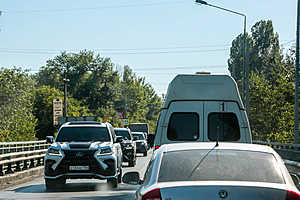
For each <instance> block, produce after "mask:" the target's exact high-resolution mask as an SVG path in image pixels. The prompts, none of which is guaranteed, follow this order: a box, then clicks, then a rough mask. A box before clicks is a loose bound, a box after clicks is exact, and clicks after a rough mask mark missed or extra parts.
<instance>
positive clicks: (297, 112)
mask: <svg viewBox="0 0 300 200" xmlns="http://www.w3.org/2000/svg"><path fill="white" fill-rule="evenodd" d="M297 3H298V6H297V7H298V8H297V32H296V66H295V68H296V72H295V141H294V142H295V143H296V144H298V143H299V101H298V96H299V34H300V30H299V29H300V13H299V12H300V0H298V2H297Z"/></svg>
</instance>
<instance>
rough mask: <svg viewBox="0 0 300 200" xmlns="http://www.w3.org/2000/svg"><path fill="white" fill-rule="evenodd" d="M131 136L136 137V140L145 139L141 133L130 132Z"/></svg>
mask: <svg viewBox="0 0 300 200" xmlns="http://www.w3.org/2000/svg"><path fill="white" fill-rule="evenodd" d="M132 136H133V137H136V138H138V140H145V137H144V134H142V133H141V134H140V133H132Z"/></svg>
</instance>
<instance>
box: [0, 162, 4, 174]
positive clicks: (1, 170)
mask: <svg viewBox="0 0 300 200" xmlns="http://www.w3.org/2000/svg"><path fill="white" fill-rule="evenodd" d="M0 176H4V173H3V165H0Z"/></svg>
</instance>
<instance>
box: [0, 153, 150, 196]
mask: <svg viewBox="0 0 300 200" xmlns="http://www.w3.org/2000/svg"><path fill="white" fill-rule="evenodd" d="M151 156H152V154H151V153H150V151H149V152H148V156H147V157H142V154H140V155H139V154H138V159H137V164H136V166H135V167H127V163H124V165H123V166H124V167H123V173H125V172H129V171H139V172H140V175H141V176H142V177H143V175H144V173H145V170H146V167H147V164H148V162H149V160H150V158H151ZM137 187H138V186H134V185H127V184H124V183H121V184H119V185H118V188H116V189H110V188H108V187H107V184H106V181H105V180H96V179H84V180H81V179H75V180H67V184H66V185H65V186H64V187H62V188H59V189H57V190H54V191H46V188H45V184H44V179H43V177H41V178H37V179H34V180H33V181H31V182H27V183H24V184H21V185H17V186H14V187H10V188H7V189H5V190H2V191H0V199H1V200H2V199H45V200H46V199H84V200H86V199H100V200H101V199H120V200H121V199H122V200H126V199H132V198H133V197H134V193H135V191H136V189H137Z"/></svg>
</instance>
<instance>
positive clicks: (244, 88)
mask: <svg viewBox="0 0 300 200" xmlns="http://www.w3.org/2000/svg"><path fill="white" fill-rule="evenodd" d="M196 4H199V5H206V6H210V7H214V8H217V9H220V10H224V11H227V12H230V13H233V14H237V15H240V16H243V17H244V51H243V57H244V58H243V85H242V100H243V103H244V105H245V106H246V111H247V113H248V107H249V85H248V79H249V78H248V76H249V72H248V66H247V65H248V63H247V47H246V45H247V38H246V33H247V30H246V29H247V27H246V21H247V18H246V15H245V14H243V13H240V12H236V11H233V10H229V9H226V8H222V7H219V6H216V5H212V4H209V3H207V2H206V1H203V0H196Z"/></svg>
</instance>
